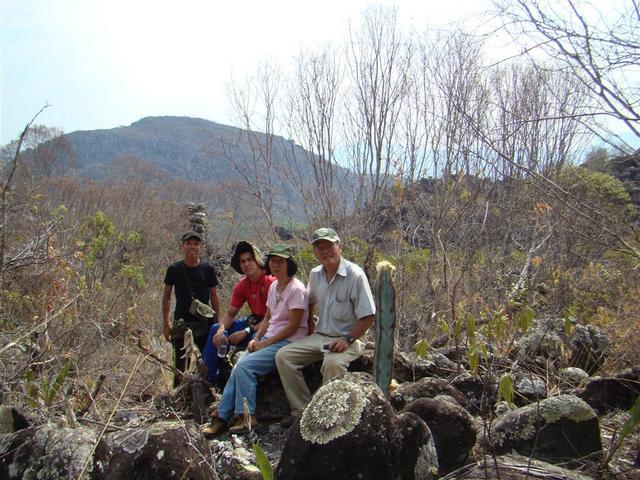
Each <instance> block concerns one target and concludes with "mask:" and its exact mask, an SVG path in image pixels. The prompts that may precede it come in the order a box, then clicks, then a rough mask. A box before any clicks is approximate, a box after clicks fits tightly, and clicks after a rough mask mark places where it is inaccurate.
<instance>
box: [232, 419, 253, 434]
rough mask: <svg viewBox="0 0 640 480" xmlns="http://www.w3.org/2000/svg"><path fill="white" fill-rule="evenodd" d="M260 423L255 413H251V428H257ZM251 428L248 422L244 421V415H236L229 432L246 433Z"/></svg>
mask: <svg viewBox="0 0 640 480" xmlns="http://www.w3.org/2000/svg"><path fill="white" fill-rule="evenodd" d="M257 425H258V420H257V419H256V416H255V415H251V428H252V429H253V428H255V427H256V426H257ZM248 431H249V429H248V428H247V424H246V422H245V421H244V416H240V417H236V419H235V420H234V421H233V422H231V426H230V427H229V433H246V432H248Z"/></svg>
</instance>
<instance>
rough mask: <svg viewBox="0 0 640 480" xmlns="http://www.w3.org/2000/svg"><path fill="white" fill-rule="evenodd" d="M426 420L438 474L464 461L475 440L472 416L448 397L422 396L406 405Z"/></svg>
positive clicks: (410, 410)
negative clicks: (435, 455) (434, 449)
mask: <svg viewBox="0 0 640 480" xmlns="http://www.w3.org/2000/svg"><path fill="white" fill-rule="evenodd" d="M404 412H413V413H415V414H416V415H418V416H419V417H420V418H422V420H424V421H425V422H426V424H427V425H428V426H429V430H431V434H432V435H433V442H434V444H435V447H436V452H437V454H438V465H439V473H440V475H444V474H446V473H448V472H450V471H452V470H454V469H456V468H459V467H462V466H463V465H465V464H466V462H467V459H468V458H469V452H470V451H471V449H472V448H473V446H474V445H475V443H476V436H477V429H476V426H475V422H474V420H473V417H472V416H471V415H470V414H469V412H467V411H466V410H465V409H464V408H462V407H461V406H460V405H458V404H457V403H456V402H455V401H454V400H452V399H451V397H448V396H444V395H441V396H437V397H436V398H421V399H419V400H416V401H414V402H411V403H410V404H409V405H407V406H406V408H405V409H404Z"/></svg>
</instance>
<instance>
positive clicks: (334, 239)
mask: <svg viewBox="0 0 640 480" xmlns="http://www.w3.org/2000/svg"><path fill="white" fill-rule="evenodd" d="M320 240H328V241H329V242H331V243H340V237H338V234H337V233H336V231H335V230H334V229H333V228H326V227H325V228H319V229H317V230H316V231H315V232H313V235H312V236H311V243H316V242H318V241H320Z"/></svg>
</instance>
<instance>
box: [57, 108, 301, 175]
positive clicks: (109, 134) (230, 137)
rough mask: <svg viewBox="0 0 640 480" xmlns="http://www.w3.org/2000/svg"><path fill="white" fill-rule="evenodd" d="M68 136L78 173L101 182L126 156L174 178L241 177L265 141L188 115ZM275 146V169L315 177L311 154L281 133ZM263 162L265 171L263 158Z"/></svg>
mask: <svg viewBox="0 0 640 480" xmlns="http://www.w3.org/2000/svg"><path fill="white" fill-rule="evenodd" d="M249 136H250V137H251V138H252V139H253V141H252V142H251V143H250V142H249V140H248V138H249ZM66 138H67V140H68V141H69V142H70V144H71V147H72V150H73V152H74V154H75V165H76V169H77V172H78V173H79V174H80V175H83V176H87V177H90V178H93V179H97V180H100V179H104V178H107V177H110V176H112V174H113V164H114V162H115V161H120V163H121V159H123V158H133V159H137V160H142V161H144V162H145V163H147V164H149V165H152V166H153V167H154V168H155V169H157V170H159V171H160V172H163V173H165V174H166V175H167V176H168V177H169V178H172V179H182V180H187V181H192V182H207V183H212V182H220V181H227V180H230V179H234V178H237V179H239V178H241V175H240V174H239V173H238V169H243V166H244V165H245V162H249V163H250V164H253V158H254V155H253V151H256V147H257V146H259V145H260V146H264V145H266V144H267V137H266V135H264V134H262V133H257V132H247V131H246V130H242V129H239V128H236V127H230V126H227V125H221V124H218V123H215V122H211V121H208V120H203V119H199V118H189V117H146V118H143V119H141V120H138V121H137V122H134V123H132V124H131V125H129V126H127V127H118V128H112V129H106V130H86V131H76V132H72V133H69V134H67V135H66ZM273 145H274V147H273V160H272V165H273V166H274V167H275V168H274V171H276V173H277V171H278V170H281V169H288V168H289V167H291V166H292V165H293V163H296V164H301V165H306V168H304V169H303V171H302V175H303V176H304V177H305V178H309V176H310V175H312V172H311V169H310V168H309V163H308V161H307V160H306V159H308V158H310V155H309V153H308V152H306V151H305V150H304V149H302V148H301V147H300V146H298V145H295V144H294V143H293V142H291V141H289V140H286V139H284V138H282V137H274V139H273ZM252 147H253V148H254V150H253V151H252ZM259 157H260V154H257V155H256V157H255V158H259ZM294 159H297V162H296V160H294ZM259 163H260V164H261V166H262V168H263V169H264V171H266V167H265V164H264V161H262V160H259Z"/></svg>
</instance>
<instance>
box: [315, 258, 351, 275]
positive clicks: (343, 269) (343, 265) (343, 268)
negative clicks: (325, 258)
mask: <svg viewBox="0 0 640 480" xmlns="http://www.w3.org/2000/svg"><path fill="white" fill-rule="evenodd" d="M321 267H322V272H323V273H324V274H325V276H326V274H327V269H326V268H324V265H321ZM336 275H340V276H341V277H346V276H347V261H346V260H345V259H344V257H340V264H339V265H338V270H336Z"/></svg>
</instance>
